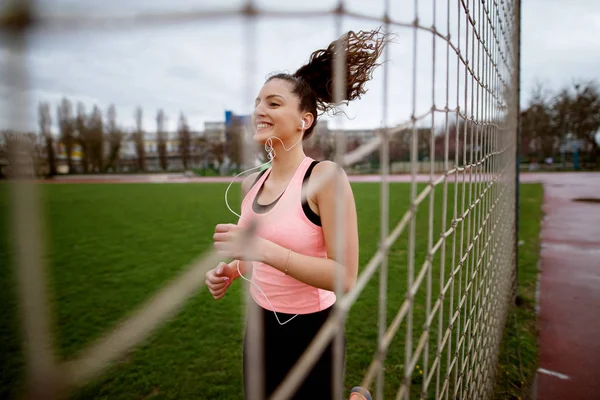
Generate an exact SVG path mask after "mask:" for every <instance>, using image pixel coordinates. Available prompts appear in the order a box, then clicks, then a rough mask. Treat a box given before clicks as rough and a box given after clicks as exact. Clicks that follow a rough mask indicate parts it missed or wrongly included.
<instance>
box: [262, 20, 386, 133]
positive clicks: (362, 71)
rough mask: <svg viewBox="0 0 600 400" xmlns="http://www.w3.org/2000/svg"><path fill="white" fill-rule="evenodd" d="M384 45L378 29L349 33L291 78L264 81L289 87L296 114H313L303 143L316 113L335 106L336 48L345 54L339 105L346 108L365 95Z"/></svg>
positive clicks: (279, 76)
mask: <svg viewBox="0 0 600 400" xmlns="http://www.w3.org/2000/svg"><path fill="white" fill-rule="evenodd" d="M387 42H388V36H387V35H384V34H382V33H381V32H380V29H377V30H373V31H368V32H364V31H359V32H358V33H355V32H353V31H350V32H347V33H346V34H345V35H343V36H342V37H340V38H339V39H337V40H335V41H333V42H332V43H331V44H330V45H329V46H328V47H327V48H326V49H320V50H317V51H315V52H313V53H312V54H311V56H310V59H309V61H308V63H307V64H305V65H303V66H302V67H300V68H299V69H298V70H297V71H296V72H295V73H294V74H286V73H277V74H275V75H272V76H270V77H269V78H268V79H267V82H268V81H270V80H271V79H282V80H285V81H288V82H290V83H292V84H293V85H294V86H293V89H292V92H293V93H294V94H296V95H297V96H298V97H299V99H300V111H307V112H310V113H311V114H313V116H314V118H315V122H314V123H313V124H312V125H311V126H310V127H309V128H308V129H306V131H305V132H304V138H305V139H306V138H308V137H309V136H310V135H311V134H312V132H313V129H314V127H315V125H316V124H317V117H318V114H317V112H319V111H320V112H321V113H325V112H328V111H335V109H336V106H337V104H334V99H333V97H334V96H333V89H334V60H335V58H336V57H337V54H336V52H337V51H339V49H340V48H341V49H342V50H343V51H344V52H345V61H346V67H345V72H346V79H345V88H346V93H345V94H344V96H343V98H342V99H341V102H342V103H346V104H347V103H348V102H350V101H351V100H354V99H358V98H360V96H361V95H362V94H364V93H366V92H367V90H366V89H365V87H364V86H365V83H367V81H368V80H370V79H371V77H372V74H373V70H374V69H375V68H376V67H377V66H379V65H380V64H378V63H377V59H378V58H379V56H380V55H381V52H382V50H383V47H384V46H385V44H386V43H387Z"/></svg>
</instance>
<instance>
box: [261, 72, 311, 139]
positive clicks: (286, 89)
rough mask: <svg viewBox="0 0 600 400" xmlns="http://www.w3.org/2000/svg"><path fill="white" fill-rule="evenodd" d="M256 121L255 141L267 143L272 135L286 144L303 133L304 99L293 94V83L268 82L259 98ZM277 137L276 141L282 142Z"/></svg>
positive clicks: (281, 81)
mask: <svg viewBox="0 0 600 400" xmlns="http://www.w3.org/2000/svg"><path fill="white" fill-rule="evenodd" d="M254 105H255V108H254V113H253V114H252V122H253V127H254V140H255V141H256V142H258V143H260V144H264V143H265V142H266V141H267V139H269V138H270V137H273V136H275V137H277V138H279V139H281V140H282V141H283V142H284V143H286V145H288V144H289V143H290V142H292V141H296V140H298V138H299V135H301V134H302V113H301V112H300V110H299V105H300V100H299V99H298V97H297V96H296V95H295V94H294V93H292V83H291V82H287V81H284V80H282V79H271V80H270V81H268V82H267V83H265V84H264V86H263V87H262V89H261V90H260V92H259V93H258V97H257V98H256V101H255V104H254ZM278 143H279V141H278V140H274V141H273V144H274V145H275V144H278Z"/></svg>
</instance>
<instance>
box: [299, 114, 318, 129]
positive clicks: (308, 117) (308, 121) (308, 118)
mask: <svg viewBox="0 0 600 400" xmlns="http://www.w3.org/2000/svg"><path fill="white" fill-rule="evenodd" d="M302 122H303V126H302V129H304V130H307V129H308V128H310V127H311V126H312V125H313V122H315V117H314V116H313V115H312V114H311V113H305V114H304V115H303V116H302Z"/></svg>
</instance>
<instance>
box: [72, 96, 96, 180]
mask: <svg viewBox="0 0 600 400" xmlns="http://www.w3.org/2000/svg"><path fill="white" fill-rule="evenodd" d="M75 131H76V136H75V138H76V140H77V143H79V147H80V148H81V166H82V168H83V173H85V174H87V173H88V172H89V170H90V158H91V157H90V149H91V146H92V138H91V137H90V132H89V129H88V126H87V115H86V112H85V106H84V105H83V103H82V102H78V103H77V117H75Z"/></svg>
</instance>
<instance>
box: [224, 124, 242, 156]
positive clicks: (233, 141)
mask: <svg viewBox="0 0 600 400" xmlns="http://www.w3.org/2000/svg"><path fill="white" fill-rule="evenodd" d="M225 137H226V138H227V139H226V140H227V156H228V157H229V159H230V160H231V163H233V164H235V165H237V166H240V165H242V163H243V161H244V125H243V121H242V120H241V119H240V118H239V117H237V116H234V117H233V118H232V119H231V122H230V123H229V125H227V126H226V127H225Z"/></svg>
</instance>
